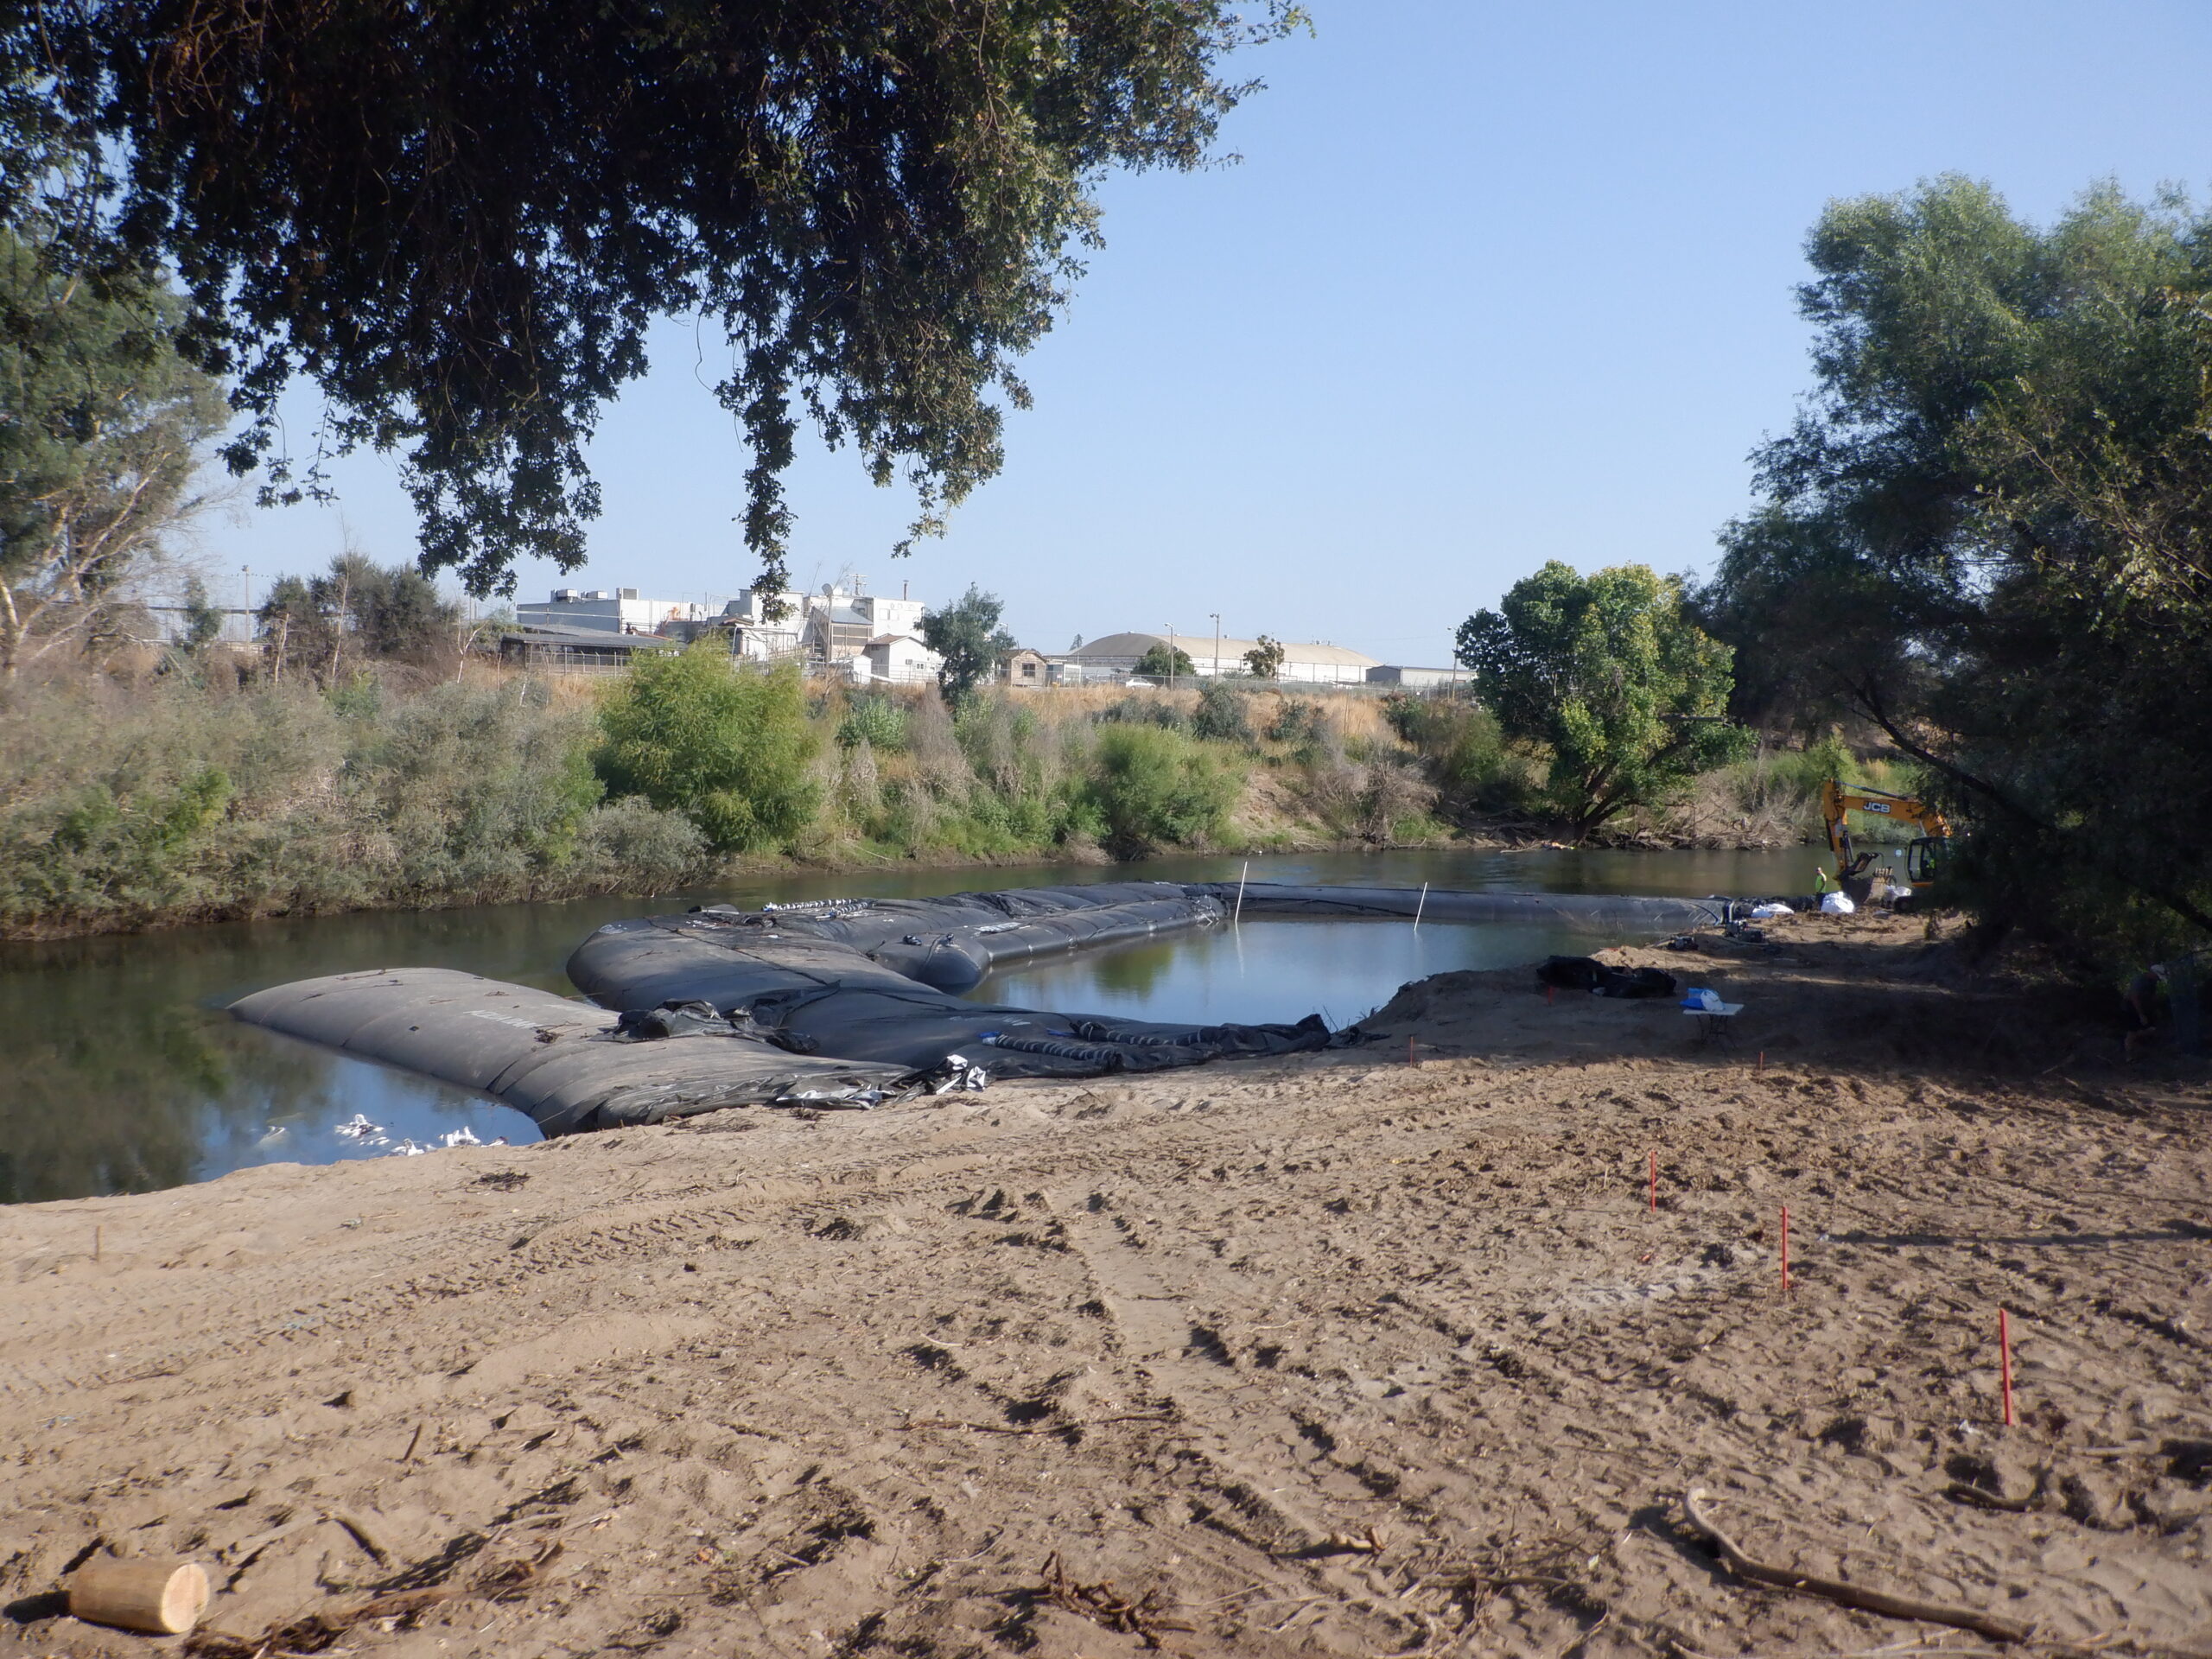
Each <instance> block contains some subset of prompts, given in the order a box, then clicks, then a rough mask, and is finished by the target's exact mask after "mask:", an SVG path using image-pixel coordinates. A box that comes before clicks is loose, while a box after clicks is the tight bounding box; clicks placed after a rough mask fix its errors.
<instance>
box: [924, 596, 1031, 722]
mask: <svg viewBox="0 0 2212 1659" xmlns="http://www.w3.org/2000/svg"><path fill="white" fill-rule="evenodd" d="M1005 609H1006V606H1005V604H1004V603H1003V602H1002V601H1001V600H1000V598H999V596H998V595H997V594H987V593H985V592H984V591H983V590H982V588H978V587H976V585H975V584H974V583H973V582H970V583H969V586H968V591H967V592H966V593H964V594H962V595H961V596H960V599H959V601H958V602H957V603H956V604H952V605H948V606H946V607H944V609H943V610H941V611H925V612H923V613H922V643H923V644H924V645H927V646H928V647H929V648H930V649H931V651H933V652H937V654H938V656H940V657H942V658H944V669H943V670H942V671H940V672H939V674H938V679H939V680H940V682H941V683H943V684H944V692H945V696H948V697H950V699H951V700H952V701H953V702H959V701H960V700H961V699H962V698H963V697H965V696H967V695H968V694H969V692H971V691H973V690H975V689H976V687H977V686H978V685H980V684H982V683H983V682H984V681H986V680H988V679H989V678H990V677H992V675H993V674H994V673H995V672H996V671H997V669H998V665H999V661H1000V659H1001V658H1003V657H1004V656H1005V655H1006V654H1007V652H1009V651H1012V650H1013V649H1014V645H1015V640H1014V636H1013V635H1012V634H1010V633H1008V632H1007V631H1006V630H1005V629H1004V628H1003V627H1001V626H999V617H1000V615H1001V613H1003V612H1004V611H1005Z"/></svg>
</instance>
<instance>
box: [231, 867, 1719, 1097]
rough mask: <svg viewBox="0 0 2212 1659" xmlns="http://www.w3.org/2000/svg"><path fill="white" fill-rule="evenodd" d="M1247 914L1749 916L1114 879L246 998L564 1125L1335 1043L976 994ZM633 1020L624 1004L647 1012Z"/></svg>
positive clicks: (1434, 894) (1262, 1028)
mask: <svg viewBox="0 0 2212 1659" xmlns="http://www.w3.org/2000/svg"><path fill="white" fill-rule="evenodd" d="M1240 899H1241V904H1242V909H1243V913H1244V914H1245V915H1248V916H1257V917H1267V916H1314V917H1339V918H1351V917H1377V918H1408V919H1410V918H1414V917H1416V916H1418V917H1419V918H1421V919H1422V920H1433V921H1436V922H1440V923H1442V922H1459V923H1469V922H1472V923H1483V922H1513V923H1522V924H1528V923H1539V924H1541V923H1550V924H1553V925H1560V926H1565V927H1571V928H1573V929H1576V930H1579V931H1586V932H1591V933H1599V932H1606V933H1611V934H1613V935H1615V936H1616V937H1636V936H1650V935H1654V934H1665V933H1672V932H1676V931H1681V930H1682V929H1685V928H1688V927H1694V926H1696V925H1700V924H1710V923H1713V922H1719V921H1726V920H1727V919H1730V918H1731V917H1732V913H1733V906H1732V904H1731V903H1730V901H1727V900H1723V899H1709V900H1708V899H1641V898H1626V897H1611V896H1606V895H1598V894H1583V893H1464V892H1456V891H1450V890H1439V889H1432V890H1429V891H1427V892H1426V893H1423V892H1422V891H1421V890H1420V889H1416V888H1410V887H1287V886H1283V885H1281V884H1276V883H1253V884H1250V885H1249V886H1246V887H1243V888H1242V889H1241V890H1240V888H1239V887H1238V886H1237V884H1236V883H1234V882H1222V883H1203V882H1202V883H1190V884H1179V883H1173V882H1162V881H1117V882H1103V883H1099V884H1097V885H1094V886H1084V887H1032V888H1023V889H1015V890H1012V891H1007V892H1001V893H954V894H951V895H950V896H948V897H945V898H938V899H852V900H846V901H836V902H821V903H812V904H804V905H792V906H782V907H776V906H771V907H768V908H766V909H763V910H758V911H744V910H738V909H735V908H734V907H731V906H711V907H708V908H703V909H699V910H695V911H692V912H690V913H689V914H686V915H682V916H659V917H652V918H644V919H640V920H636V921H625V922H613V923H610V924H608V925H607V926H605V927H602V928H601V929H600V930H599V931H597V932H596V933H594V934H593V935H592V936H591V937H590V938H588V939H587V940H585V941H584V943H583V944H582V945H580V946H579V947H577V949H576V951H575V955H573V956H572V957H569V978H570V979H571V980H572V981H573V982H575V985H576V987H577V988H579V989H580V990H582V991H583V992H584V993H585V995H588V996H589V997H590V998H591V999H592V1003H591V1004H584V1003H579V1002H575V1001H569V1000H568V999H566V998H563V997H560V996H556V995H553V994H551V993H550V992H546V991H535V990H530V989H527V988H524V987H521V986H517V985H503V984H500V983H499V982H496V981H493V980H486V979H480V978H479V977H477V976H474V975H472V974H461V973H454V972H451V971H449V970H447V969H424V968H413V969H384V970H378V971H376V972H371V973H361V974H340V975H334V976H330V977H327V978H324V979H316V980H304V981H301V982H297V983H295V984H291V985H280V986H277V987H275V988H272V989H270V990H266V991H262V992H258V993H256V994H255V995H252V996H249V997H247V998H245V999H244V1000H243V1001H240V1002H238V1004H236V1005H235V1006H234V1007H233V1010H232V1012H234V1013H235V1014H237V1015H238V1018H240V1019H242V1020H248V1021H251V1023H253V1024H256V1025H261V1026H266V1027H270V1029H272V1030H277V1031H281V1032H285V1033H289V1034H291V1035H293V1036H296V1037H302V1038H305V1039H308V1040H309V1041H312V1042H318V1043H323V1044H326V1045H327V1046H331V1047H334V1048H340V1049H343V1050H345V1051H346V1052H351V1053H355V1054H359V1055H360V1056H362V1057H363V1058H369V1059H375V1060H381V1061H384V1062H385V1063H387V1064H390V1065H400V1066H404V1067H407V1068H408V1069H410V1070H412V1071H419V1072H423V1073H424V1074H426V1075H428V1076H429V1077H436V1078H439V1079H441V1080H442V1081H444V1082H448V1083H452V1084H459V1085H460V1086H461V1087H463V1088H467V1089H474V1090H480V1091H481V1092H483V1093H485V1094H487V1095H490V1096H492V1097H493V1098H494V1099H496V1100H500V1101H503V1102H505V1103H507V1104H509V1105H512V1106H514V1107H517V1108H518V1109H521V1110H523V1111H524V1112H527V1113H528V1114H529V1115H530V1116H531V1117H532V1118H534V1119H535V1120H536V1121H537V1124H538V1126H539V1128H542V1129H543V1131H544V1132H545V1133H546V1134H547V1135H564V1134H569V1133H571V1132H573V1131H575V1130H579V1129H590V1128H613V1127H619V1126H620V1125H623V1124H629V1123H644V1122H658V1121H660V1120H661V1119H663V1118H667V1117H674V1116H685V1115H688V1114H691V1113H696V1112H704V1111H713V1110H717V1109H721V1108H722V1107H725V1106H734V1105H746V1104H785V1105H795V1104H801V1103H810V1102H814V1103H822V1104H824V1105H868V1104H873V1103H875V1102H876V1101H879V1100H880V1099H883V1098H886V1097H887V1096H893V1095H896V1094H898V1093H900V1092H902V1091H911V1090H923V1089H926V1090H931V1091H942V1090H944V1089H946V1088H950V1087H974V1086H977V1085H978V1084H980V1082H981V1081H982V1073H983V1072H985V1071H988V1074H990V1075H993V1076H998V1077H1096V1076H1098V1075H1101V1074H1103V1073H1108V1072H1115V1071H1158V1070H1163V1069H1166V1068H1168V1067H1172V1066H1182V1065H1198V1064H1199V1063H1201V1062H1203V1061H1206V1060H1213V1059H1220V1058H1228V1057H1231V1056H1237V1055H1269V1054H1289V1053H1297V1052H1304V1051H1308V1050H1313V1049H1319V1048H1323V1047H1325V1046H1328V1045H1329V1044H1330V1042H1331V1040H1332V1038H1331V1034H1330V1033H1329V1031H1328V1029H1327V1027H1326V1026H1325V1024H1324V1022H1323V1021H1322V1020H1321V1019H1320V1018H1319V1016H1318V1015H1308V1016H1307V1017H1306V1018H1305V1019H1304V1020H1300V1021H1298V1022H1297V1023H1296V1024H1294V1025H1213V1026H1192V1025H1177V1024H1174V1023H1172V1022H1162V1021H1154V1020H1118V1019H1113V1018H1108V1017H1102V1016H1099V1015H1094V1014H1074V1013H1060V1012H1056V1011H1052V1010H1048V1009H1038V1008H1019V1007H1001V1006H995V1005H989V1004H984V1003H978V1002H971V1001H964V1000H963V999H962V998H961V997H960V996H958V995H955V993H957V992H959V991H963V990H967V989H969V988H973V987H974V986H975V985H976V983H977V982H978V981H980V980H981V979H982V977H983V976H984V975H985V974H987V973H988V972H989V971H990V969H992V968H994V967H995V966H997V965H999V964H1001V963H1007V962H1011V961H1016V960H1020V959H1021V958H1024V957H1035V956H1039V955H1042V954H1045V953H1046V952H1061V951H1066V950H1078V949H1082V948H1084V947H1087V946H1092V945H1100V944H1115V943H1119V942H1122V941H1126V940H1133V939H1141V938H1149V937H1152V936H1154V935H1157V934H1160V933H1162V932H1166V931H1175V930H1179V929H1184V928H1193V927H1217V926H1220V925H1224V923H1225V922H1226V921H1227V920H1228V919H1229V918H1230V916H1231V915H1232V914H1233V913H1234V912H1236V908H1237V906H1238V905H1239V903H1240ZM625 1016H626V1017H625Z"/></svg>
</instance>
